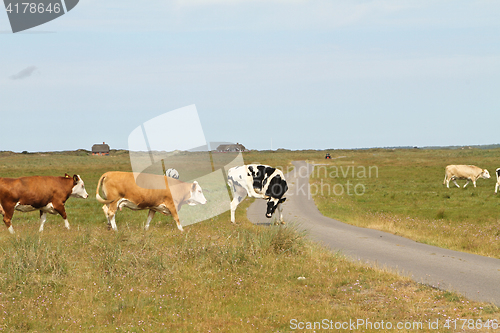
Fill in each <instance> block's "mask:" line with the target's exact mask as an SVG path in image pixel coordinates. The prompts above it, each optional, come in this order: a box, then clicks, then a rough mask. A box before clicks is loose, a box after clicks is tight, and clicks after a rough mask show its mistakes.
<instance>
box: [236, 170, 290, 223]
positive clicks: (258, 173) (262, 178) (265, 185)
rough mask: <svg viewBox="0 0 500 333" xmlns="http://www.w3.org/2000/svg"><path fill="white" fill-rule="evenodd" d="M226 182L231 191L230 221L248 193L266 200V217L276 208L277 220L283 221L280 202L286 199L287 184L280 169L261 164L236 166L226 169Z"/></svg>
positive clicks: (250, 195)
mask: <svg viewBox="0 0 500 333" xmlns="http://www.w3.org/2000/svg"><path fill="white" fill-rule="evenodd" d="M227 182H228V185H229V187H230V188H231V191H232V193H233V201H231V222H233V223H234V220H235V219H234V212H235V210H236V207H238V204H239V203H240V202H242V201H243V199H245V197H246V196H247V195H248V196H249V197H251V198H260V199H265V200H267V210H266V217H267V218H271V217H272V216H273V213H274V212H275V210H276V209H278V212H279V222H281V223H283V214H282V212H281V203H283V202H285V200H286V198H283V195H284V194H285V192H286V191H287V190H288V186H287V184H286V180H285V177H284V176H283V172H281V170H279V169H276V168H273V167H270V166H269V165H262V164H248V165H242V166H237V167H234V168H231V169H229V170H228V172H227Z"/></svg>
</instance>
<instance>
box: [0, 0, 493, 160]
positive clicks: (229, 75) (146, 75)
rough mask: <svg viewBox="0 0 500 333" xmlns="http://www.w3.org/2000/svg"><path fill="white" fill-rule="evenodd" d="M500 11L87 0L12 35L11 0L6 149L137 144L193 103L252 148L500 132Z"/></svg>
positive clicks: (462, 5)
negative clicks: (135, 136) (133, 137)
mask: <svg viewBox="0 0 500 333" xmlns="http://www.w3.org/2000/svg"><path fill="white" fill-rule="evenodd" d="M499 15H500V2H498V1H493V0H491V1H425V0H423V1H422V0H418V1H401V0H386V1H382V0H378V1H335V0H324V1H315V0H311V1H307V0H286V1H285V0H266V1H264V0H204V1H203V0H182V1H181V0H177V1H167V0H162V1H156V0H151V1H148V2H147V3H145V2H138V1H128V0H120V1H115V0H108V1H96V0H82V1H80V3H79V4H78V5H77V6H76V7H75V8H74V9H73V10H72V11H71V12H69V13H67V14H66V15H63V16H62V17H60V18H58V19H56V20H54V21H51V22H49V23H47V24H44V25H41V26H39V27H36V28H33V29H30V30H28V31H27V32H25V33H17V34H12V33H11V32H10V25H9V22H8V19H7V15H6V13H5V11H3V10H0V112H1V124H2V126H1V127H2V129H1V130H0V150H12V151H23V150H27V151H57V150H74V149H79V148H85V149H90V148H91V146H92V144H94V143H100V142H103V141H105V142H107V143H109V144H110V146H111V147H112V148H125V149H126V148H127V147H128V141H127V140H128V136H129V134H130V133H131V132H132V131H133V130H134V129H135V128H137V127H138V126H140V125H141V124H142V123H144V122H147V121H148V120H150V119H152V118H154V117H157V116H159V115H161V114H163V113H165V112H168V111H171V110H175V109H178V108H181V107H184V106H188V105H192V104H195V105H196V107H197V110H198V113H199V116H200V120H201V124H202V126H203V130H204V134H205V137H206V139H207V141H229V142H240V143H243V144H244V145H245V146H246V147H247V148H251V149H270V148H271V144H272V148H274V149H277V148H288V149H328V148H362V147H385V146H408V145H409V146H435V145H476V144H491V143H500V140H499V139H498V133H499V131H500V130H499V128H498V115H499V114H500V112H499V111H500V20H498V17H499ZM186 136H189V133H186Z"/></svg>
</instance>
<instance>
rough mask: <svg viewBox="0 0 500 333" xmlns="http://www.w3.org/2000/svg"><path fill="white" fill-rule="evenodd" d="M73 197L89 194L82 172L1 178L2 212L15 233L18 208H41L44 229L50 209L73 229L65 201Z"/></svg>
mask: <svg viewBox="0 0 500 333" xmlns="http://www.w3.org/2000/svg"><path fill="white" fill-rule="evenodd" d="M69 197H75V198H83V199H86V198H87V197H88V194H87V191H85V185H84V183H83V180H82V178H80V176H79V175H74V176H73V177H70V176H69V175H68V174H66V175H65V176H64V177H51V176H31V177H21V178H0V214H2V215H3V222H4V223H5V225H6V226H7V228H9V231H10V233H11V234H13V233H14V228H12V223H11V220H12V216H13V215H14V210H17V211H21V212H31V211H34V210H39V211H40V229H39V231H43V225H44V224H45V221H47V213H49V214H59V215H61V216H62V218H63V219H64V225H65V226H66V228H68V229H69V222H68V219H67V215H66V210H65V209H64V203H65V202H66V200H68V198H69Z"/></svg>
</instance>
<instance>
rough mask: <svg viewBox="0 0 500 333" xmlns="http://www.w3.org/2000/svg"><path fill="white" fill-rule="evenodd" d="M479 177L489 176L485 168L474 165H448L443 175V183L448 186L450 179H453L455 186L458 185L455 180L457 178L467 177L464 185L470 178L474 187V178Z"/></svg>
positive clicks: (485, 177) (486, 177)
mask: <svg viewBox="0 0 500 333" xmlns="http://www.w3.org/2000/svg"><path fill="white" fill-rule="evenodd" d="M479 178H484V179H488V178H490V173H489V172H488V170H486V169H481V168H479V167H477V166H475V165H448V166H447V167H446V169H445V176H444V181H443V185H444V184H446V187H448V188H450V180H453V182H454V183H455V185H456V186H457V187H460V186H459V185H458V184H457V182H456V180H457V179H467V182H466V183H465V185H464V187H465V186H467V184H469V181H471V180H472V183H473V184H474V187H476V180H478V179H479Z"/></svg>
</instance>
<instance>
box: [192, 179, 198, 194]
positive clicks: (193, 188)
mask: <svg viewBox="0 0 500 333" xmlns="http://www.w3.org/2000/svg"><path fill="white" fill-rule="evenodd" d="M196 185H198V182H197V181H196V180H195V181H194V182H193V186H191V192H194V191H196Z"/></svg>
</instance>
